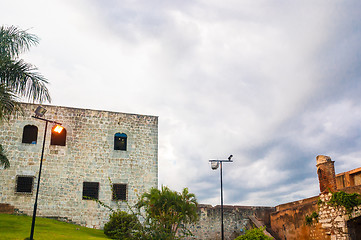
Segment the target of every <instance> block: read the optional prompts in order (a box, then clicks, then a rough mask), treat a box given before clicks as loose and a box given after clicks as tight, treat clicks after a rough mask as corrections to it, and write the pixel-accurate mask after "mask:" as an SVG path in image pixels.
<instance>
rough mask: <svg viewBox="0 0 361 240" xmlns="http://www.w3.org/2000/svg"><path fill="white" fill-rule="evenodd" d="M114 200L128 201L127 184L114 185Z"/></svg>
mask: <svg viewBox="0 0 361 240" xmlns="http://www.w3.org/2000/svg"><path fill="white" fill-rule="evenodd" d="M113 200H127V184H120V183H114V184H113Z"/></svg>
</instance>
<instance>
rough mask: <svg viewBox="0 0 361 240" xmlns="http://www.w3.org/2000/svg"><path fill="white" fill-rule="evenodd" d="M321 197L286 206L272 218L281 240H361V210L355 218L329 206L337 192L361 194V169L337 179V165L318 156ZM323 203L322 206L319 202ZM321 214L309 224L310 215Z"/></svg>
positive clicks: (341, 174)
mask: <svg viewBox="0 0 361 240" xmlns="http://www.w3.org/2000/svg"><path fill="white" fill-rule="evenodd" d="M316 160H317V165H316V166H317V173H318V177H319V186H320V192H321V193H320V195H319V196H315V197H311V198H308V199H303V200H300V201H295V202H291V203H287V204H282V205H279V206H277V207H276V212H274V213H272V214H271V228H272V231H273V233H274V235H275V237H276V238H277V239H280V240H287V239H288V240H290V239H292V240H293V239H294V240H355V239H361V236H360V234H361V206H359V207H358V208H356V209H355V210H354V211H353V212H352V214H351V215H349V214H347V213H346V211H345V208H344V207H333V206H331V205H329V204H327V202H328V201H329V200H330V198H331V196H332V194H331V193H330V191H331V192H335V191H340V190H342V191H344V192H346V193H359V194H361V185H359V184H357V183H359V179H360V176H361V168H358V169H354V170H351V171H349V172H345V173H340V174H338V175H337V178H338V179H336V175H335V169H334V161H332V160H331V158H330V157H328V156H323V155H320V156H317V158H316ZM345 186H347V187H345ZM319 200H321V201H322V202H319ZM313 212H316V213H317V214H318V221H316V220H314V221H313V223H312V224H311V225H307V224H306V218H305V217H306V215H308V216H310V215H311V214H312V213H313Z"/></svg>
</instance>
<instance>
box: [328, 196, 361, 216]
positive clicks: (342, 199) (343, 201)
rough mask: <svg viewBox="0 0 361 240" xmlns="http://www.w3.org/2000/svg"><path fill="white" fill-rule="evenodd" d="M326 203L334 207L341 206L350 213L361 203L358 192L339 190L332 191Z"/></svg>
mask: <svg viewBox="0 0 361 240" xmlns="http://www.w3.org/2000/svg"><path fill="white" fill-rule="evenodd" d="M328 204H329V205H331V206H334V207H338V206H343V207H345V209H346V213H347V214H351V213H352V211H353V210H354V209H355V208H356V207H357V206H359V205H361V198H360V194H358V193H346V192H344V191H339V192H334V193H332V197H331V199H330V201H329V202H328Z"/></svg>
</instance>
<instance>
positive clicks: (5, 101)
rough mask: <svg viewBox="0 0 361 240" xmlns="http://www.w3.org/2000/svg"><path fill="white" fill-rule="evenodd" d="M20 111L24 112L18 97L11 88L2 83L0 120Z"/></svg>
mask: <svg viewBox="0 0 361 240" xmlns="http://www.w3.org/2000/svg"><path fill="white" fill-rule="evenodd" d="M18 113H22V108H21V105H20V104H19V102H18V98H17V97H16V95H15V94H14V93H13V92H12V91H11V90H10V89H8V88H7V87H6V86H5V85H4V84H1V83H0V120H3V119H6V120H9V119H10V118H11V116H16V115H17V114H18Z"/></svg>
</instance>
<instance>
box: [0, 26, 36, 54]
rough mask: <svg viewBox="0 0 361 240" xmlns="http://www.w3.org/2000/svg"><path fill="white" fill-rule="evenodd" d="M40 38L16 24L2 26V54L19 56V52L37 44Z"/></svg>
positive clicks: (0, 51) (0, 42)
mask: <svg viewBox="0 0 361 240" xmlns="http://www.w3.org/2000/svg"><path fill="white" fill-rule="evenodd" d="M38 43H39V38H38V37H37V36H36V35H34V34H30V33H27V32H26V30H21V29H19V28H17V27H15V26H9V27H5V26H1V27H0V55H2V56H9V57H11V58H17V57H18V56H19V54H21V53H24V52H26V51H28V50H29V48H30V47H31V46H34V45H37V44H38Z"/></svg>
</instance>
